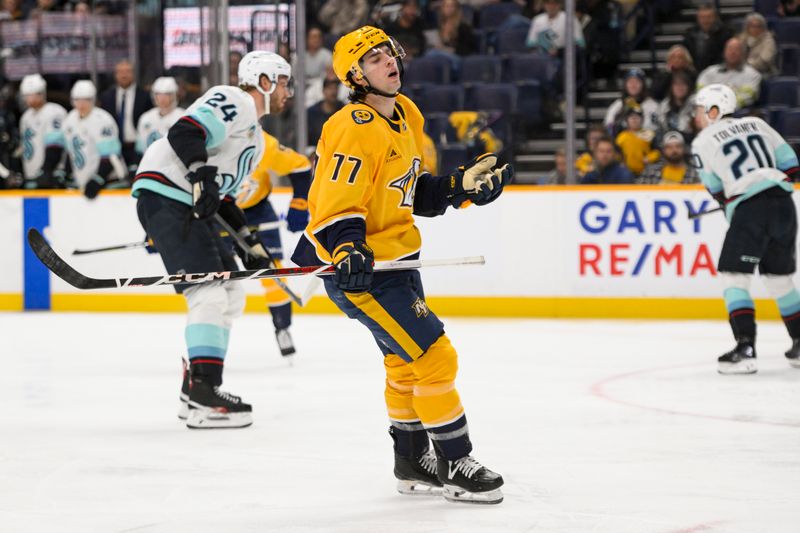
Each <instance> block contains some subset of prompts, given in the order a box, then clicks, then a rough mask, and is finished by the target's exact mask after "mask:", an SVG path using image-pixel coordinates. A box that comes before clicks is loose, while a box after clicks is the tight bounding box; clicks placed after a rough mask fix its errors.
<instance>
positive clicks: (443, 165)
mask: <svg viewBox="0 0 800 533" xmlns="http://www.w3.org/2000/svg"><path fill="white" fill-rule="evenodd" d="M468 161H469V159H468V158H467V147H466V146H464V145H463V144H445V145H442V146H440V147H439V172H440V173H442V174H444V173H447V172H451V171H452V170H454V169H455V168H457V167H458V166H459V165H463V164H464V163H467V162H468Z"/></svg>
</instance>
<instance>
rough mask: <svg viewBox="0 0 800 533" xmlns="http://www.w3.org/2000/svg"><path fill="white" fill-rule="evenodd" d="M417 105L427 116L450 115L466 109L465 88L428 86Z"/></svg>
mask: <svg viewBox="0 0 800 533" xmlns="http://www.w3.org/2000/svg"><path fill="white" fill-rule="evenodd" d="M416 104H417V105H418V106H419V109H420V111H422V112H423V113H424V114H425V115H427V114H428V113H450V112H452V111H458V110H461V109H464V87H463V86H462V85H428V86H425V88H424V90H423V91H422V94H421V96H418V97H417V100H416Z"/></svg>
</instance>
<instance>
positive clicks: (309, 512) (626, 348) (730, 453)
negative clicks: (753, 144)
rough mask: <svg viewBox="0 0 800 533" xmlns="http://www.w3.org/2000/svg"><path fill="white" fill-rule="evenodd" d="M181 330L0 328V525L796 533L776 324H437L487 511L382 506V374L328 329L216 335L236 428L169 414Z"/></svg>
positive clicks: (159, 325) (156, 320)
mask: <svg viewBox="0 0 800 533" xmlns="http://www.w3.org/2000/svg"><path fill="white" fill-rule="evenodd" d="M183 322H184V317H183V316H182V315H169V314H167V315H126V314H102V315H101V314H96V315H94V314H49V313H42V314H25V315H23V314H0V329H1V330H2V335H0V357H1V359H0V369H2V371H0V391H2V398H3V400H2V406H3V413H2V417H3V424H2V429H0V531H2V532H4V533H5V532H8V533H18V532H48V533H52V532H81V533H85V532H103V533H106V532H142V533H145V532H170V533H171V532H184V531H185V532H192V533H200V532H220V533H222V532H224V533H228V532H273V531H275V532H292V533H306V532H341V533H361V532H364V533H382V532H398V533H400V532H402V533H411V532H414V533H428V532H430V533H438V532H453V533H461V532H547V533H591V532H603V533H697V532H726V533H741V532H751V533H798V532H799V531H800V370H798V369H792V368H790V367H789V365H788V364H787V363H786V362H785V361H784V357H783V351H784V350H785V349H786V348H788V345H789V341H788V337H787V335H786V332H785V331H784V329H783V326H782V325H781V324H779V323H775V322H771V323H763V324H760V326H759V327H760V329H759V340H758V345H757V350H758V354H759V372H758V374H756V375H754V376H719V375H718V374H717V373H716V357H717V356H718V355H719V354H720V353H721V352H722V351H725V350H727V349H729V348H730V347H731V346H732V342H731V340H730V333H729V331H728V327H727V324H725V323H724V322H722V321H719V322H634V321H628V322H624V321H622V322H607V321H553V320H497V319H493V320H489V319H486V320H464V319H445V323H446V326H447V332H448V334H449V335H450V337H451V338H452V340H453V343H454V345H455V346H456V348H457V349H458V350H459V353H460V364H461V369H460V375H459V381H458V387H459V390H460V392H461V396H462V400H463V403H464V405H465V407H466V409H467V415H468V419H469V422H470V428H471V435H472V440H473V443H474V445H475V451H474V455H475V457H476V458H477V459H479V460H480V461H481V462H483V463H484V464H486V465H487V466H489V467H490V468H492V469H494V470H497V471H498V472H500V473H502V474H503V476H504V477H505V480H506V485H505V487H504V492H505V501H504V502H503V503H502V504H500V505H499V506H470V505H459V504H451V503H448V502H445V501H444V500H439V499H427V498H424V497H421V498H412V497H404V496H401V495H399V494H397V493H396V492H395V490H394V486H395V480H394V478H393V476H392V451H391V440H390V439H389V436H388V435H387V432H386V430H387V421H386V415H385V411H384V404H383V366H382V364H381V357H380V354H379V352H378V351H377V349H376V347H375V346H374V344H373V341H372V340H371V337H370V336H369V334H368V332H367V331H366V330H365V329H362V328H361V327H360V326H359V325H358V324H356V323H354V322H351V321H348V320H347V319H345V318H344V317H343V316H298V317H296V319H295V325H294V327H293V334H294V337H295V342H296V344H297V346H298V350H299V353H298V355H297V356H296V357H295V360H294V365H293V366H291V367H290V366H289V365H288V364H287V362H286V361H285V360H282V359H281V357H280V355H279V353H278V350H277V347H276V346H275V342H274V338H273V334H272V327H271V323H270V322H269V320H268V319H267V317H266V316H265V315H248V316H246V317H244V318H242V319H240V321H239V322H238V323H237V324H236V327H235V328H234V331H233V335H232V342H231V350H230V352H229V355H228V360H227V366H226V374H225V376H226V381H225V386H224V387H223V388H224V389H225V390H229V391H231V392H233V393H235V394H239V395H241V396H242V397H243V398H244V400H245V401H248V402H250V403H252V404H253V408H254V419H255V423H254V425H253V426H252V427H250V428H247V429H241V430H223V431H191V430H188V429H186V428H185V427H184V426H183V425H182V424H181V423H180V422H179V420H178V419H177V418H176V416H175V415H176V412H177V407H178V389H179V386H180V356H181V354H182V353H183V351H184V348H183V334H182V328H183Z"/></svg>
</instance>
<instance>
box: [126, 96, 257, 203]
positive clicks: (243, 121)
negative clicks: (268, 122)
mask: <svg viewBox="0 0 800 533" xmlns="http://www.w3.org/2000/svg"><path fill="white" fill-rule="evenodd" d="M180 120H187V121H189V122H191V123H193V124H195V125H198V126H202V128H203V130H204V131H205V144H206V151H207V152H208V160H207V164H208V165H211V166H215V167H217V172H218V173H217V182H218V183H219V184H220V190H219V192H220V196H226V195H230V196H235V195H236V192H237V191H238V189H239V185H240V184H241V183H242V181H243V180H244V179H245V178H246V177H247V176H248V175H249V174H250V173H251V172H252V171H253V168H255V164H256V163H257V162H258V161H259V160H260V159H261V155H262V153H263V151H264V141H263V139H262V137H261V132H260V127H259V125H258V116H257V113H256V105H255V102H254V101H253V98H252V97H251V96H250V95H249V94H247V93H246V92H244V91H242V90H241V89H239V88H238V87H232V86H229V85H218V86H216V87H212V88H211V89H209V90H208V91H207V92H206V93H205V94H204V95H203V96H201V97H200V98H198V99H197V100H196V101H195V102H194V103H193V104H192V105H191V106H189V109H187V110H186V112H185V113H184V115H183V117H182V118H181V119H180ZM188 173H189V169H188V168H186V166H185V165H184V164H183V162H182V161H181V160H180V158H179V157H178V155H177V154H176V153H175V151H174V150H173V149H172V146H171V145H170V143H169V140H168V139H167V137H162V138H161V139H159V140H157V141H156V142H154V143H153V144H151V145H150V146H149V147H148V148H147V150H145V153H144V156H143V157H142V161H141V162H140V163H139V168H138V170H137V171H136V179H135V181H134V184H133V191H132V194H133V195H134V196H138V191H140V190H142V189H147V190H150V191H153V192H156V193H158V194H161V195H163V196H166V197H168V198H172V199H173V200H177V201H179V202H183V203H185V204H187V205H192V194H191V191H192V184H191V183H189V180H187V179H186V175H187V174H188Z"/></svg>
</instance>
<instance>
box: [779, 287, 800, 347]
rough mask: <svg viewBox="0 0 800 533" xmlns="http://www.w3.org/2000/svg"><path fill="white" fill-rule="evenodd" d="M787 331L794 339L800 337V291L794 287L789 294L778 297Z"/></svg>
mask: <svg viewBox="0 0 800 533" xmlns="http://www.w3.org/2000/svg"><path fill="white" fill-rule="evenodd" d="M775 301H776V302H777V303H778V309H779V310H780V312H781V318H782V319H783V323H784V324H785V325H786V331H788V332H789V336H790V337H791V338H792V339H800V293H798V292H797V289H792V290H791V291H790V292H789V293H788V294H784V295H783V296H781V297H780V298H776V299H775Z"/></svg>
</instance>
